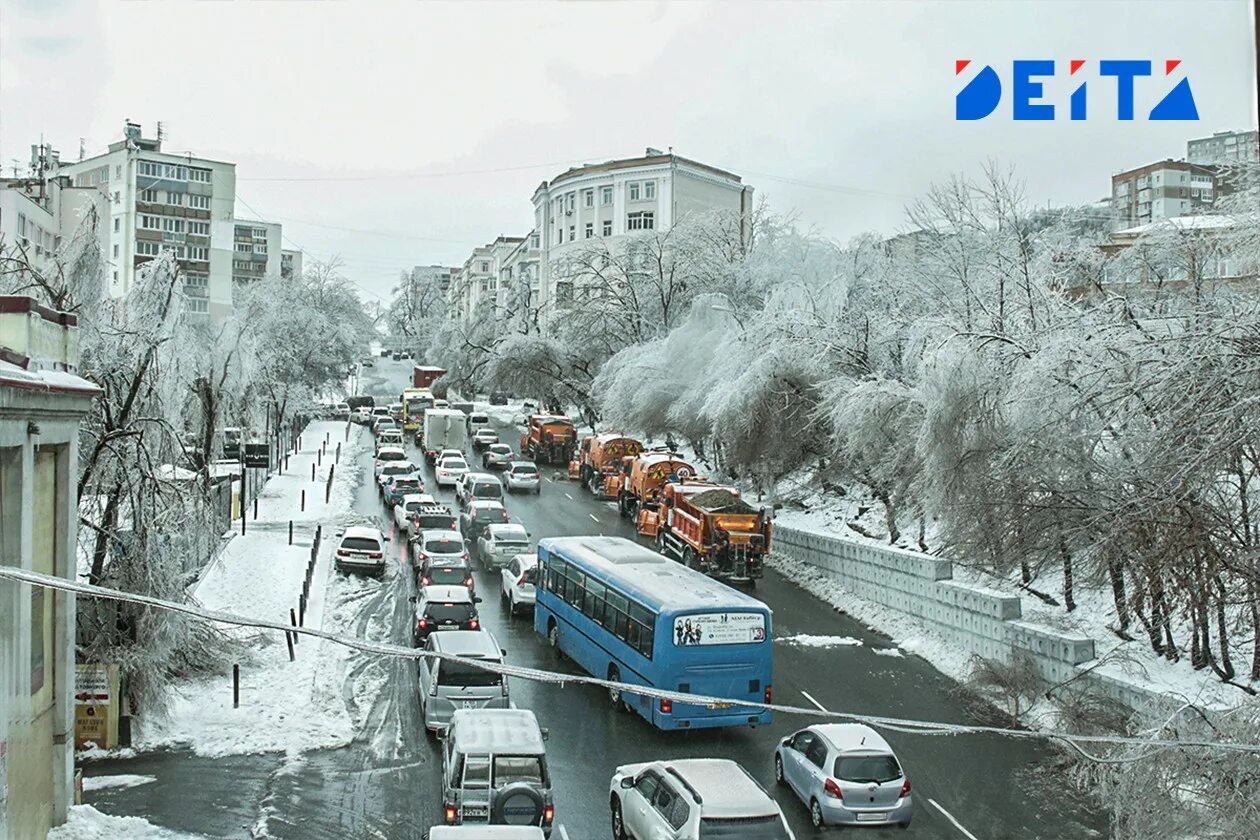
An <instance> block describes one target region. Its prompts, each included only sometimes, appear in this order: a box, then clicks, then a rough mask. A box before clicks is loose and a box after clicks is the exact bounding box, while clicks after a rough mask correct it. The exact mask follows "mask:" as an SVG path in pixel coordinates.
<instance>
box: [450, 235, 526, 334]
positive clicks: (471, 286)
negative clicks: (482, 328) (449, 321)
mask: <svg viewBox="0 0 1260 840" xmlns="http://www.w3.org/2000/svg"><path fill="white" fill-rule="evenodd" d="M524 241H525V238H524V237H520V236H502V235H501V236H499V237H497V238H496V239H495V240H494V241H493V242H490V243H489V244H486V245H481V246H478V247H477V248H474V249H473V252H472V254H471V255H469V257H468V259H466V260H465V261H464V265H463V267H462V268H461V269H460V270H459V274H458V275H457V276H455V275H452V281H451V288H450V292H449V293H448V300H449V301H450V305H451V315H452V317H455V318H459V319H460V320H463V321H471V320H472V319H473V316H474V315H475V313H476V312H477V308H478V307H479V306H481V305H482V301H484V300H487V299H490V300H492V301H493V302H494V308H495V310H496V311H499V312H502V311H503V309H504V307H505V306H506V305H507V292H508V290H507V289H506V288H500V285H499V274H500V269H501V268H502V266H503V263H504V261H505V260H506V259H507V257H508V255H509V254H511V253H512V252H513V251H514V250H515V249H516V247H517V246H518V245H520V244H521V243H522V242H524Z"/></svg>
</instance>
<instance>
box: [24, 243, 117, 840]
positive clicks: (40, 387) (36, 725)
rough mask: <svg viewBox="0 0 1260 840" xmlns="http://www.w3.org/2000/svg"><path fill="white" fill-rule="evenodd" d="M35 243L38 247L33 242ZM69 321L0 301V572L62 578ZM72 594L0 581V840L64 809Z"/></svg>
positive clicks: (67, 566)
mask: <svg viewBox="0 0 1260 840" xmlns="http://www.w3.org/2000/svg"><path fill="white" fill-rule="evenodd" d="M41 247H43V246H41ZM77 331H78V327H77V325H76V319H75V316H74V315H72V314H70V313H67V312H57V311H55V310H52V309H49V308H47V307H45V306H41V305H40V304H39V303H37V302H36V301H35V300H34V299H33V298H30V297H25V296H3V297H0V566H4V567H17V568H18V569H22V570H24V571H28V572H38V573H41V574H45V575H52V576H55V577H60V578H66V579H68V580H74V579H75V578H76V577H77V570H76V567H75V566H76V564H75V545H76V543H77V537H76V533H77V530H78V522H79V515H78V491H77V487H76V482H77V480H78V475H79V423H80V422H81V421H82V419H83V418H84V416H85V415H86V414H87V413H88V412H89V411H90V410H91V407H92V400H93V399H94V398H95V397H96V396H97V395H98V394H99V393H100V389H99V388H97V386H96V385H94V384H92V383H91V382H88V381H86V380H84V379H81V378H80V377H79V376H77V375H76V367H77V365H78V352H79V351H78V347H79V340H78V336H77V334H76V333H77ZM76 702H77V701H76V697H75V598H74V595H73V594H71V593H69V592H61V591H57V590H52V589H47V588H44V587H39V586H32V585H30V584H18V583H13V582H9V581H7V580H3V579H0V838H4V839H6V840H8V839H11V840H26V838H33V837H44V836H45V835H46V834H47V833H48V831H49V829H50V828H52V827H53V826H54V825H57V824H59V823H62V822H65V820H66V815H67V812H68V809H69V807H70V805H71V804H73V802H74V744H75V711H76V706H75V704H76Z"/></svg>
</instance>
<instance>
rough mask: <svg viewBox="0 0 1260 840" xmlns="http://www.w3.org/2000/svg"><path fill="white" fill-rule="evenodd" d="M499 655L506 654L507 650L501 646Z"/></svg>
mask: <svg viewBox="0 0 1260 840" xmlns="http://www.w3.org/2000/svg"><path fill="white" fill-rule="evenodd" d="M499 655H500V656H507V651H506V650H504V649H503V648H499Z"/></svg>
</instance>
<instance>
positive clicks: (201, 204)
mask: <svg viewBox="0 0 1260 840" xmlns="http://www.w3.org/2000/svg"><path fill="white" fill-rule="evenodd" d="M188 206H189V207H193V208H196V209H198V210H209V209H210V196H208V195H190V196H188Z"/></svg>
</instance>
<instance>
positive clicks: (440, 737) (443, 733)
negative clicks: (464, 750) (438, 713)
mask: <svg viewBox="0 0 1260 840" xmlns="http://www.w3.org/2000/svg"><path fill="white" fill-rule="evenodd" d="M434 736H435V737H436V738H437V739H438V740H439V741H445V740H446V730H445V729H439V730H438V731H437V732H436V733H434Z"/></svg>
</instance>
